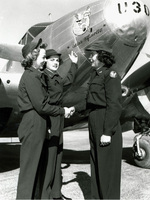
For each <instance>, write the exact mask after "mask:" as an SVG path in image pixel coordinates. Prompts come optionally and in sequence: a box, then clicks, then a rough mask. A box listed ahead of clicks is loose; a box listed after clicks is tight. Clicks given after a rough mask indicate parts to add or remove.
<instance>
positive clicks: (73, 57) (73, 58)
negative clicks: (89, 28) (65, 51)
mask: <svg viewBox="0 0 150 200" xmlns="http://www.w3.org/2000/svg"><path fill="white" fill-rule="evenodd" d="M69 57H70V59H71V61H72V62H73V63H77V62H78V55H77V54H76V53H75V52H74V51H71V54H69Z"/></svg>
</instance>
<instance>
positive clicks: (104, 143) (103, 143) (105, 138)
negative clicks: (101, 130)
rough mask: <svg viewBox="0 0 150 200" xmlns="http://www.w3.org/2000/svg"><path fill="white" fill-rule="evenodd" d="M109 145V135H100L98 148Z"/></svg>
mask: <svg viewBox="0 0 150 200" xmlns="http://www.w3.org/2000/svg"><path fill="white" fill-rule="evenodd" d="M110 143H111V136H109V135H102V136H101V137H100V146H107V145H109V144H110Z"/></svg>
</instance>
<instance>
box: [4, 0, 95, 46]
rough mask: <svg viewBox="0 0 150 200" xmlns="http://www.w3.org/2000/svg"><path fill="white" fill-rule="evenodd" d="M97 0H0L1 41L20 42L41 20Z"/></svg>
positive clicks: (57, 15)
mask: <svg viewBox="0 0 150 200" xmlns="http://www.w3.org/2000/svg"><path fill="white" fill-rule="evenodd" d="M94 1H96V0H0V8H1V11H0V27H1V30H0V43H12V44H14V43H18V42H19V40H20V39H21V38H22V36H23V35H24V34H25V32H26V31H27V30H28V29H29V28H30V27H31V26H33V25H35V24H37V23H41V22H49V21H50V16H49V13H51V20H52V21H55V20H57V19H59V18H60V17H62V16H63V15H65V14H67V13H69V12H71V11H73V10H76V9H78V8H80V7H82V6H84V5H86V4H89V3H92V2H94Z"/></svg>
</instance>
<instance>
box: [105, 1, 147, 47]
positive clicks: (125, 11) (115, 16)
mask: <svg viewBox="0 0 150 200" xmlns="http://www.w3.org/2000/svg"><path fill="white" fill-rule="evenodd" d="M104 18H105V20H106V22H107V24H108V26H109V28H110V29H111V31H112V32H113V33H115V34H116V35H117V36H119V37H120V38H121V40H122V41H124V43H125V44H129V45H134V46H135V45H138V44H140V43H142V41H143V39H146V36H147V33H148V31H149V30H148V29H149V26H150V11H149V8H148V6H147V5H145V4H144V3H142V2H141V1H140V0H137V1H132V0H131V1H124V0H113V1H110V0H107V1H106V4H105V9H104Z"/></svg>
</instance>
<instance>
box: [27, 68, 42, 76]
mask: <svg viewBox="0 0 150 200" xmlns="http://www.w3.org/2000/svg"><path fill="white" fill-rule="evenodd" d="M28 70H30V71H31V72H34V73H35V74H37V75H38V76H40V77H41V75H42V72H41V71H40V70H38V69H35V68H34V67H30V68H28Z"/></svg>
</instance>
